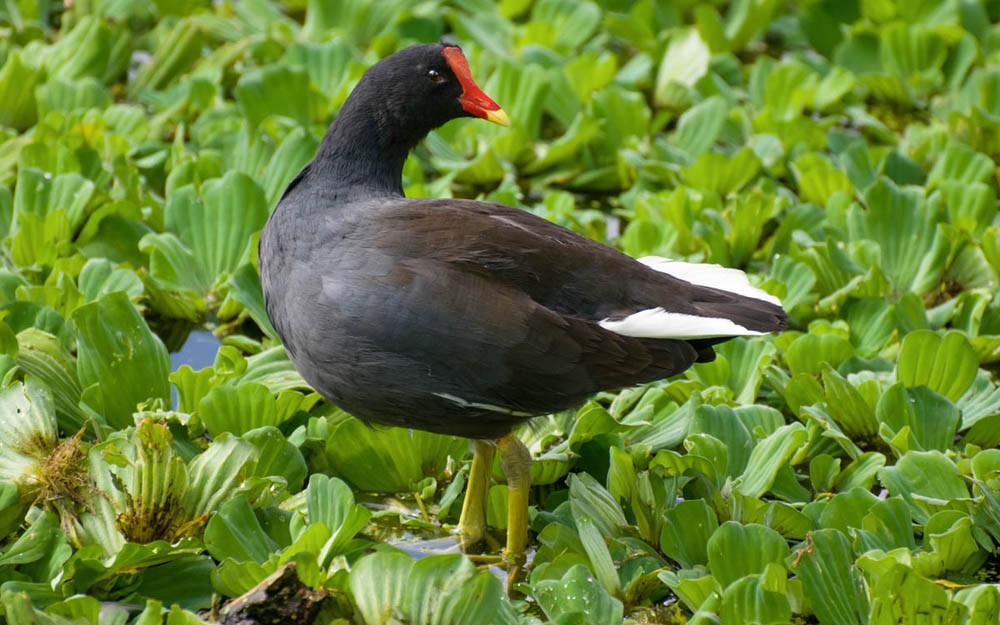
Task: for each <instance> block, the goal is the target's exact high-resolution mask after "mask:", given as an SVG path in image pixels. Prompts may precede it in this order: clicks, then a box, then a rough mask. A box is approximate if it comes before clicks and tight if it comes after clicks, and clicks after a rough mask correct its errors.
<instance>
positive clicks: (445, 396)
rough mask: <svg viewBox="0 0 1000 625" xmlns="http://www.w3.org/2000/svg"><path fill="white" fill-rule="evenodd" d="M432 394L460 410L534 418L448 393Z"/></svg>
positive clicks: (516, 411)
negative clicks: (487, 411) (455, 405)
mask: <svg viewBox="0 0 1000 625" xmlns="http://www.w3.org/2000/svg"><path fill="white" fill-rule="evenodd" d="M433 394H434V395H436V396H438V397H440V398H441V399H446V400H448V401H450V402H452V403H454V404H458V405H459V406H461V407H462V408H478V409H480V410H489V411H490V412H499V413H500V414H509V415H511V416H513V417H533V416H535V415H533V414H531V413H530V412H521V411H520V410H512V409H510V408H504V407H503V406H494V405H493V404H483V403H480V402H477V401H466V400H464V399H462V398H461V397H458V396H456V395H451V394H449V393H433Z"/></svg>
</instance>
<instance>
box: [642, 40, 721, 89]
mask: <svg viewBox="0 0 1000 625" xmlns="http://www.w3.org/2000/svg"><path fill="white" fill-rule="evenodd" d="M710 56H711V55H710V53H709V50H708V46H707V45H705V42H704V41H702V39H701V36H700V35H699V34H698V31H697V30H694V29H688V30H685V31H679V32H677V33H676V34H675V35H674V36H673V37H672V38H671V40H670V44H669V45H668V46H667V49H666V52H664V54H663V60H662V61H660V71H659V73H658V74H657V76H656V88H655V90H654V96H653V99H654V100H655V102H656V103H657V104H658V105H660V106H677V105H678V104H680V103H681V101H679V100H678V95H677V92H676V89H677V88H678V87H692V86H694V84H695V83H696V82H697V81H698V80H699V79H700V78H701V77H702V76H704V75H705V73H706V72H707V71H708V62H709V58H710Z"/></svg>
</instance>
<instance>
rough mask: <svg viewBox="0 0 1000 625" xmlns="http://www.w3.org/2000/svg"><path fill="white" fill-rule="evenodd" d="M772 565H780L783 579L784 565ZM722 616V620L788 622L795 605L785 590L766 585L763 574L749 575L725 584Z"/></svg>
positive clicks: (778, 566)
mask: <svg viewBox="0 0 1000 625" xmlns="http://www.w3.org/2000/svg"><path fill="white" fill-rule="evenodd" d="M772 566H776V567H777V569H780V571H781V575H782V580H783V579H784V576H785V575H786V573H785V570H784V567H782V566H780V565H772ZM719 616H720V618H721V619H722V622H723V623H762V624H767V623H774V624H778V623H788V622H790V621H791V618H792V608H791V605H790V604H789V602H788V597H787V596H786V595H785V593H784V592H775V591H774V590H772V589H769V588H767V586H766V582H764V580H763V579H762V578H761V577H757V576H747V577H743V578H741V579H739V580H737V581H736V582H734V583H732V584H730V585H728V586H726V590H725V592H723V594H722V608H721V609H720V610H719Z"/></svg>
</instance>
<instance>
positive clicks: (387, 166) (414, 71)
mask: <svg viewBox="0 0 1000 625" xmlns="http://www.w3.org/2000/svg"><path fill="white" fill-rule="evenodd" d="M463 117H472V118H479V119H482V120H486V121H489V122H494V123H497V124H500V125H503V126H507V125H509V119H508V116H507V114H506V113H505V112H504V111H503V109H502V108H501V107H500V105H498V104H497V103H496V102H494V101H493V100H492V99H491V98H490V97H489V96H487V95H486V94H485V93H484V92H483V90H482V89H481V88H480V87H479V86H478V85H477V84H476V82H475V81H474V80H473V78H472V75H471V70H470V68H469V63H468V60H467V59H466V57H465V55H464V53H463V51H462V49H461V48H460V47H459V46H457V45H452V44H449V43H432V44H418V45H414V46H410V47H407V48H404V49H402V50H400V51H398V52H396V53H394V54H391V55H389V56H387V57H385V58H384V59H382V60H381V61H379V62H377V63H375V64H374V65H372V66H371V67H370V68H368V70H367V71H366V72H365V73H364V75H363V76H362V77H361V79H360V80H359V82H358V83H357V85H356V86H355V87H354V89H353V90H352V91H351V93H350V95H349V96H348V97H347V99H346V100H345V101H344V104H343V106H342V107H341V109H340V111H339V113H338V114H337V115H336V117H335V119H334V120H333V122H332V124H331V125H330V127H329V129H328V131H327V132H326V134H325V135H324V137H323V139H322V141H321V142H320V144H319V147H318V149H317V151H316V156H315V158H313V160H312V161H311V162H309V163H308V164H307V165H306V166H305V167H304V168H303V169H302V170H301V172H299V174H298V175H297V176H296V177H295V178H294V179H293V180H292V181H291V182H290V183H289V185H288V187H287V188H286V189H285V191H284V194H283V195H282V197H281V199H280V200H279V201H278V203H277V206H276V207H275V209H274V211H273V213H272V214H271V216H270V218H269V219H268V221H267V223H266V225H265V227H264V229H263V231H262V232H261V236H260V243H259V248H258V266H259V269H260V279H261V287H262V290H263V293H264V298H265V303H266V309H267V314H268V316H269V318H270V320H271V322H272V325H273V326H274V329H275V330H276V332H277V335H278V337H279V338H280V340H281V342H282V343H283V344H284V346H285V349H286V351H287V353H288V356H289V358H290V360H291V362H292V363H293V364H294V366H295V368H296V369H297V370H298V372H299V373H300V374H301V375H302V377H303V378H304V379H305V380H306V381H307V382H308V383H309V384H310V385H311V386H312V387H313V388H314V389H315V390H316V391H317V392H319V393H320V394H321V395H322V396H323V397H324V398H326V399H327V400H328V401H329V402H331V403H333V404H334V405H336V406H338V407H340V408H342V409H343V410H345V411H346V412H348V413H350V414H351V415H353V416H355V417H357V418H359V419H361V420H363V421H365V422H367V423H370V424H381V425H388V426H399V427H404V428H410V429H418V430H425V431H428V432H435V433H439V434H447V435H455V436H462V437H466V438H469V439H471V440H472V448H473V459H472V463H471V466H470V470H469V478H468V483H467V487H466V495H465V500H464V504H463V508H462V512H461V515H460V518H459V523H458V526H457V534H458V537H459V541H460V543H461V545H463V546H464V547H468V546H470V545H474V544H475V543H476V542H478V541H479V540H481V539H482V538H483V537H484V535H485V531H486V495H487V491H488V488H489V480H490V476H491V473H492V471H491V467H492V464H493V460H494V453H495V452H496V450H499V452H500V454H501V466H502V469H503V471H504V474H505V477H506V481H507V485H508V503H509V505H508V530H507V543H506V549H505V552H504V555H505V557H506V560H507V564H508V586H510V583H511V580H516V579H517V578H518V576H519V575H520V574H522V573H523V569H524V565H525V560H526V556H525V552H526V548H527V541H528V494H529V490H530V480H531V474H530V468H531V455H530V453H529V451H528V450H527V448H526V447H525V446H524V444H523V443H522V442H521V441H520V440H519V439H518V438H517V437H516V436H515V435H514V434H512V430H513V429H514V428H515V427H517V426H519V425H521V424H523V423H525V422H528V421H530V420H531V419H532V418H534V417H538V416H541V415H546V414H551V413H555V412H558V411H562V410H566V409H569V408H573V407H576V406H579V405H581V404H583V403H584V402H585V401H587V400H588V399H589V398H591V397H592V396H593V395H595V394H596V393H598V392H600V391H606V390H613V389H621V388H625V387H630V386H634V385H638V384H643V383H649V382H654V381H657V380H661V379H664V378H667V377H670V376H672V375H674V374H677V373H680V372H682V371H684V370H685V369H687V368H688V367H690V366H692V365H693V364H694V363H696V362H705V361H711V360H712V359H713V358H714V357H715V354H714V350H713V346H714V345H716V344H718V343H720V342H722V341H725V340H728V339H730V338H732V337H737V336H756V335H763V334H768V333H771V332H777V331H780V330H782V329H783V328H784V327H785V325H786V323H787V316H786V314H785V312H784V310H783V309H782V307H781V302H780V301H779V300H778V298H777V297H775V296H773V295H771V294H768V293H766V292H765V291H763V290H761V289H759V288H756V287H754V286H752V285H751V284H750V282H749V280H748V278H747V276H746V274H745V273H743V272H742V271H740V270H738V269H732V268H725V267H721V266H718V265H709V264H697V263H687V262H683V261H678V260H670V259H666V258H662V257H647V258H643V259H638V260H637V259H634V258H632V257H630V256H627V255H626V254H624V253H622V252H620V251H618V250H616V249H614V248H612V247H610V246H607V245H604V244H602V243H599V242H596V241H594V240H591V239H589V238H586V237H583V236H581V235H578V234H576V233H574V232H572V231H570V230H568V229H566V228H563V227H561V226H559V225H556V224H554V223H551V222H549V221H547V220H545V219H543V218H541V217H538V216H535V215H533V214H531V213H529V212H527V211H524V210H522V209H518V208H514V207H510V206H506V205H503V204H498V203H494V202H486V201H478V200H472V199H436V198H407V197H405V195H404V192H403V184H402V170H403V164H404V162H405V161H406V159H407V156H408V154H409V153H410V151H411V150H412V149H413V148H414V147H415V146H416V145H417V144H418V143H419V142H420V141H421V140H423V139H424V137H426V135H427V134H428V133H429V132H430V131H431V130H433V129H435V128H437V127H439V126H441V125H443V124H445V123H447V122H449V121H451V120H454V119H458V118H463ZM345 444H347V443H345Z"/></svg>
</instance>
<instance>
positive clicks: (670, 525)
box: [660, 499, 719, 569]
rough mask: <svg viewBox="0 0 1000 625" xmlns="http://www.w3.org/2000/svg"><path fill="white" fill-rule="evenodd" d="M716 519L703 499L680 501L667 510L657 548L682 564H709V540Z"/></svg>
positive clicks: (715, 526)
mask: <svg viewBox="0 0 1000 625" xmlns="http://www.w3.org/2000/svg"><path fill="white" fill-rule="evenodd" d="M718 527H719V521H718V519H716V516H715V512H714V511H713V510H712V509H711V508H710V507H709V506H708V504H707V503H705V500H703V499H694V500H690V501H680V502H678V503H677V505H676V506H674V507H672V508H670V509H669V510H667V513H666V522H665V523H664V524H663V532H662V533H661V534H660V549H662V550H663V553H664V554H665V555H667V556H668V557H670V558H671V559H672V560H674V561H676V562H678V563H679V564H680V565H681V566H683V567H684V568H687V569H690V568H694V567H695V566H696V565H698V564H708V541H709V537H711V536H712V535H713V534H714V533H715V531H716V529H718Z"/></svg>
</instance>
